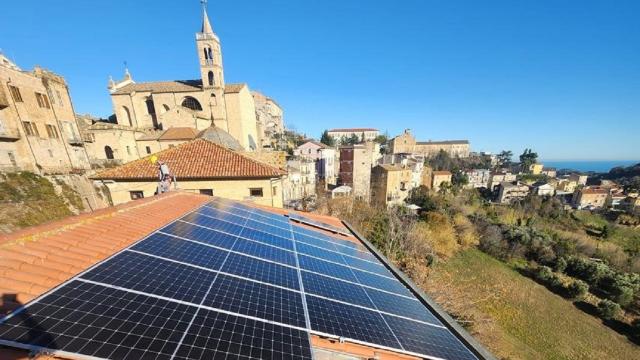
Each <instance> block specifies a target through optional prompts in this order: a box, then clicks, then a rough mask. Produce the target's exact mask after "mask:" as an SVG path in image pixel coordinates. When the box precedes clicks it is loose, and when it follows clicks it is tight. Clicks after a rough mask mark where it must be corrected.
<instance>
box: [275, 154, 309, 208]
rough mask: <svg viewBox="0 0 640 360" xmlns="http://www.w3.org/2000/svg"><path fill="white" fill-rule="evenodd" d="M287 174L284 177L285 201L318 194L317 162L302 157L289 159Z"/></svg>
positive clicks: (288, 201)
mask: <svg viewBox="0 0 640 360" xmlns="http://www.w3.org/2000/svg"><path fill="white" fill-rule="evenodd" d="M287 174H288V176H287V177H286V178H285V179H284V182H283V186H284V201H285V204H288V205H289V204H290V202H292V201H297V200H302V199H303V198H307V197H310V196H312V195H315V194H316V162H315V161H314V160H311V159H306V158H300V159H297V160H289V161H287Z"/></svg>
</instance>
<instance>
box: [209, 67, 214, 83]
mask: <svg viewBox="0 0 640 360" xmlns="http://www.w3.org/2000/svg"><path fill="white" fill-rule="evenodd" d="M208 77H209V86H213V83H214V78H213V71H209V74H208Z"/></svg>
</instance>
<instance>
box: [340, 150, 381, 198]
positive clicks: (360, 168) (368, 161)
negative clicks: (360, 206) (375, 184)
mask: <svg viewBox="0 0 640 360" xmlns="http://www.w3.org/2000/svg"><path fill="white" fill-rule="evenodd" d="M339 149H340V173H339V175H338V177H339V180H338V183H339V185H347V186H349V187H351V189H352V194H353V196H355V197H356V198H357V199H361V200H365V201H369V193H370V184H371V166H372V165H373V164H374V162H373V159H374V155H373V153H372V152H373V151H374V149H375V148H374V147H373V146H367V145H366V144H358V145H348V146H341V147H340V148H339Z"/></svg>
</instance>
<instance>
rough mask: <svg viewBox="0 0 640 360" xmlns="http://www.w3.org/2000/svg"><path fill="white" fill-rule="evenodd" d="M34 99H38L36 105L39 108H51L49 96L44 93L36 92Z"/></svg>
mask: <svg viewBox="0 0 640 360" xmlns="http://www.w3.org/2000/svg"><path fill="white" fill-rule="evenodd" d="M36 100H38V106H40V107H41V108H47V109H51V105H50V104H49V98H48V97H47V95H45V94H41V93H38V92H37V93H36Z"/></svg>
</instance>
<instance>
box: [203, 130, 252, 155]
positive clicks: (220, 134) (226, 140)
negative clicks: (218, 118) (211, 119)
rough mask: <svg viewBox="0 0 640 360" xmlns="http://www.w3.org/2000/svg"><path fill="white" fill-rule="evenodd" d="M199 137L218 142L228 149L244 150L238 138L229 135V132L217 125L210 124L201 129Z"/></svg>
mask: <svg viewBox="0 0 640 360" xmlns="http://www.w3.org/2000/svg"><path fill="white" fill-rule="evenodd" d="M197 138H199V139H205V140H209V141H211V142H213V143H216V144H218V145H220V146H224V147H226V148H227V149H231V150H235V151H242V150H243V148H242V145H240V143H239V142H238V140H236V139H235V138H234V137H233V136H231V135H229V133H228V132H226V131H224V130H222V129H220V128H219V127H216V126H209V127H208V128H206V129H204V130H202V131H200V133H199V134H198V136H197Z"/></svg>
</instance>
